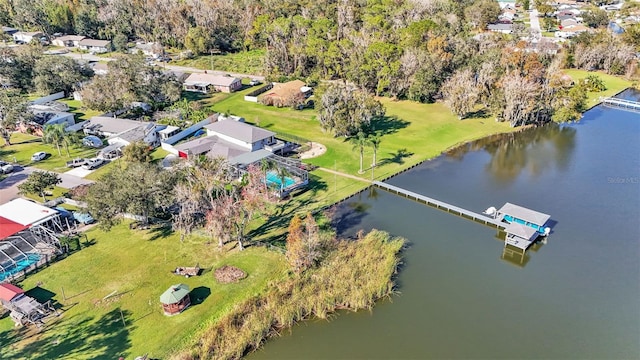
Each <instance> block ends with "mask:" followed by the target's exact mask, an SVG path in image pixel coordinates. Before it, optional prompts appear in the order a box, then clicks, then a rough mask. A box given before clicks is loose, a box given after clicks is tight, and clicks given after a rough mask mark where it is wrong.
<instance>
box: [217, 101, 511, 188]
mask: <svg viewBox="0 0 640 360" xmlns="http://www.w3.org/2000/svg"><path fill="white" fill-rule="evenodd" d="M251 90H252V89H247V90H243V91H240V92H238V93H236V94H234V95H232V96H230V97H228V98H227V99H225V100H222V101H220V102H218V103H216V104H215V105H214V106H213V108H214V109H215V110H216V111H219V112H225V113H231V114H233V115H238V116H242V117H244V118H245V119H246V120H247V122H250V123H253V124H255V125H258V126H260V127H262V128H265V129H268V130H271V131H274V132H276V133H285V134H291V135H295V136H298V137H301V138H304V139H308V140H311V141H313V142H318V143H321V144H323V145H325V146H326V147H327V152H326V153H325V154H324V155H322V156H320V157H317V158H314V159H309V160H307V161H306V162H309V163H311V164H314V165H318V166H321V167H325V168H328V169H332V170H333V169H335V170H337V171H340V172H345V173H348V174H351V175H355V176H360V177H362V178H363V179H370V178H371V173H370V172H367V173H365V174H358V170H359V152H358V150H357V149H356V150H354V149H353V145H352V144H351V143H350V142H349V141H348V140H347V139H346V138H344V137H338V138H336V137H334V136H333V135H332V134H331V133H330V132H326V131H324V130H322V128H321V127H320V124H319V122H318V121H317V120H316V112H315V110H312V109H306V110H302V111H299V110H293V109H290V108H275V107H268V106H264V105H261V104H256V103H251V102H247V101H244V99H243V97H244V95H245V94H246V93H248V92H250V91H251ZM380 101H381V102H382V103H383V104H384V106H385V107H386V108H387V117H386V118H385V119H384V120H383V121H381V122H380V123H378V124H377V125H376V128H377V129H378V130H379V131H381V132H382V133H383V134H384V135H383V137H382V143H381V144H380V148H379V149H378V153H377V162H378V166H377V168H376V169H375V173H374V176H375V177H376V178H382V177H386V176H390V175H392V174H395V173H397V172H399V171H401V170H402V169H405V168H407V167H409V166H411V165H413V164H416V163H419V162H421V161H424V160H426V159H429V158H432V157H435V156H437V155H439V154H440V153H441V152H442V151H444V150H446V149H448V148H450V147H453V146H455V145H457V144H460V143H463V142H466V141H470V140H474V139H478V138H481V137H484V136H487V135H490V134H496V133H502V132H509V131H512V130H513V129H511V128H510V127H509V124H507V123H497V122H496V121H494V120H493V118H476V119H465V120H462V121H461V120H458V119H457V117H456V116H454V115H453V114H452V113H451V112H450V111H449V109H448V108H447V107H446V106H444V105H443V104H440V103H436V104H420V103H416V102H410V101H392V100H390V99H386V98H381V99H380ZM364 158H365V160H364V164H365V165H364V169H365V171H370V169H371V163H372V160H373V150H372V148H371V147H367V148H365V156H364ZM316 173H318V172H316Z"/></svg>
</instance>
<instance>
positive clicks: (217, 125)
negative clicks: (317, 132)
mask: <svg viewBox="0 0 640 360" xmlns="http://www.w3.org/2000/svg"><path fill="white" fill-rule="evenodd" d="M204 128H205V129H206V130H207V136H206V137H204V138H199V139H195V140H192V141H189V142H186V143H183V144H179V145H176V146H175V147H174V148H175V151H177V155H178V156H179V157H182V158H190V157H192V156H200V155H207V156H210V157H219V156H221V157H224V158H225V159H227V160H228V161H229V162H230V163H237V161H235V160H234V159H237V158H238V157H241V156H242V157H243V158H245V160H246V159H247V158H248V157H250V158H251V162H255V161H259V160H260V159H262V158H264V157H267V156H270V155H271V154H272V153H274V152H276V151H278V150H281V149H282V148H283V147H284V143H283V142H282V141H278V140H276V138H275V135H276V134H275V133H274V132H271V131H269V130H265V129H261V128H259V127H256V126H253V125H249V124H245V123H243V122H240V121H235V120H232V119H226V120H219V121H217V122H214V123H212V124H209V125H205V126H204ZM250 153H251V154H253V155H249V156H248V155H247V154H250ZM247 156H248V157H247Z"/></svg>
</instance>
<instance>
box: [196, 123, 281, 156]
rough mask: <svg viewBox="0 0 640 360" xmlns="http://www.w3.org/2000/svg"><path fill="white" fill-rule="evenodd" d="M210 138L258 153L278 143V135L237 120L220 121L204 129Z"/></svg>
mask: <svg viewBox="0 0 640 360" xmlns="http://www.w3.org/2000/svg"><path fill="white" fill-rule="evenodd" d="M204 128H205V129H207V135H208V136H217V137H218V138H220V139H222V140H225V141H227V142H230V143H232V144H235V145H238V146H240V147H242V148H244V149H247V150H248V151H256V150H260V149H262V148H264V147H265V145H273V144H275V143H276V133H274V132H273V131H269V130H265V129H262V128H259V127H257V126H253V125H249V124H245V123H244V122H240V121H235V120H231V119H228V120H220V121H216V122H214V123H212V124H209V125H206V126H205V127H204Z"/></svg>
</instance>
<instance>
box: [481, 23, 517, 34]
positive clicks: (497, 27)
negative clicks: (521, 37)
mask: <svg viewBox="0 0 640 360" xmlns="http://www.w3.org/2000/svg"><path fill="white" fill-rule="evenodd" d="M487 30H489V31H493V32H499V33H503V34H511V32H512V31H513V25H512V24H489V25H487Z"/></svg>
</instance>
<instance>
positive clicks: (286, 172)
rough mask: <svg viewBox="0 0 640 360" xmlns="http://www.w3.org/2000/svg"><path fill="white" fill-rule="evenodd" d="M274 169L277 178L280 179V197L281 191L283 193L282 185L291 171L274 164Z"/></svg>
mask: <svg viewBox="0 0 640 360" xmlns="http://www.w3.org/2000/svg"><path fill="white" fill-rule="evenodd" d="M275 171H276V174H277V175H278V179H279V180H280V197H281V198H282V193H284V186H285V185H286V181H287V177H288V176H290V175H291V172H290V171H289V169H287V168H286V167H284V166H276V167H275Z"/></svg>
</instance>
